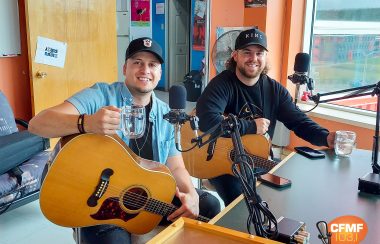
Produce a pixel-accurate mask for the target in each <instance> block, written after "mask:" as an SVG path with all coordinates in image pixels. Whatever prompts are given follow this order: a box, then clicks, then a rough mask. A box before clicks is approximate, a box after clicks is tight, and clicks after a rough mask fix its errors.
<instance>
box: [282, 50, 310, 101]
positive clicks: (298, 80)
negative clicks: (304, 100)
mask: <svg viewBox="0 0 380 244" xmlns="http://www.w3.org/2000/svg"><path fill="white" fill-rule="evenodd" d="M309 65H310V55H309V54H308V53H297V55H296V58H295V61H294V74H292V75H289V76H288V79H289V80H291V81H292V82H293V84H296V91H295V96H294V104H297V100H298V96H299V89H300V85H303V84H307V87H308V88H309V90H310V91H311V92H312V90H313V89H314V81H313V80H312V79H311V78H309V77H308V76H307V73H308V70H309Z"/></svg>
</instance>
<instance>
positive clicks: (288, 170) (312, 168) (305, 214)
mask: <svg viewBox="0 0 380 244" xmlns="http://www.w3.org/2000/svg"><path fill="white" fill-rule="evenodd" d="M371 155H372V153H371V152H370V151H367V150H360V149H357V150H354V152H353V154H352V155H351V157H350V158H339V157H337V156H335V154H334V152H333V151H331V150H329V151H326V158H324V159H316V160H311V159H308V158H305V157H303V156H301V155H299V154H293V155H292V156H291V157H290V158H289V159H288V160H287V162H285V163H284V164H283V165H282V166H281V167H280V168H279V169H277V170H276V172H275V174H277V175H279V176H282V177H285V178H288V179H290V180H291V181H292V186H291V187H289V188H285V189H282V190H281V189H278V188H271V187H268V186H265V185H260V186H259V187H258V188H257V189H258V193H259V195H260V196H261V198H262V199H263V200H264V201H267V202H268V203H269V209H270V210H271V212H272V213H273V214H274V215H275V216H276V218H279V217H280V216H284V217H288V218H292V219H295V220H299V221H303V222H305V223H306V226H307V229H308V231H309V232H310V233H311V240H310V243H321V241H320V240H319V239H318V230H317V228H316V226H315V224H316V222H318V221H320V220H325V221H326V222H330V221H332V220H333V219H335V218H337V217H340V216H343V215H355V216H358V217H360V218H362V219H364V220H365V221H366V223H367V225H368V233H367V236H366V238H365V240H364V243H380V234H379V233H380V197H379V196H374V195H369V194H365V193H359V191H358V178H359V177H362V176H363V175H364V174H365V173H368V172H372V168H371ZM242 200H243V197H242V196H240V197H239V198H238V199H236V200H235V201H234V202H233V203H231V204H230V205H229V206H227V208H226V211H223V212H222V213H221V214H219V215H218V216H216V217H215V218H214V219H213V221H212V222H213V223H215V224H216V225H220V226H223V227H227V228H231V229H234V230H239V231H243V232H247V229H246V221H247V216H248V210H247V207H246V205H245V202H244V201H242Z"/></svg>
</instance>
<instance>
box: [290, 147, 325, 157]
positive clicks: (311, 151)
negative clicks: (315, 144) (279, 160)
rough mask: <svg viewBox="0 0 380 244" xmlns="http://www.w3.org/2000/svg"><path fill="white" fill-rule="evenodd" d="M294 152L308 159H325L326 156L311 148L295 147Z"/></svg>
mask: <svg viewBox="0 0 380 244" xmlns="http://www.w3.org/2000/svg"><path fill="white" fill-rule="evenodd" d="M294 150H296V152H298V153H299V154H301V155H303V156H305V157H308V158H324V157H325V154H324V153H322V152H320V151H317V150H314V149H312V148H310V147H295V148H294Z"/></svg>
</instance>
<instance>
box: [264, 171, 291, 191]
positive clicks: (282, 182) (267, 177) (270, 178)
mask: <svg viewBox="0 0 380 244" xmlns="http://www.w3.org/2000/svg"><path fill="white" fill-rule="evenodd" d="M257 180H259V181H261V182H262V183H263V184H268V185H270V186H274V187H280V188H282V187H286V186H290V185H291V184H292V181H291V180H289V179H286V178H283V177H280V176H277V175H273V174H269V173H268V174H264V175H260V176H258V177H257Z"/></svg>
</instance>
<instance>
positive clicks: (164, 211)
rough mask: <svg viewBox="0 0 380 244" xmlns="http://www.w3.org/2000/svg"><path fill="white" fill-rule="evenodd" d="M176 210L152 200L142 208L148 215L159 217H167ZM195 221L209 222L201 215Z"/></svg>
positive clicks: (169, 205)
mask: <svg viewBox="0 0 380 244" xmlns="http://www.w3.org/2000/svg"><path fill="white" fill-rule="evenodd" d="M177 209H178V208H177V207H176V206H174V205H173V204H168V203H164V202H161V201H158V200H156V199H153V198H150V199H149V200H148V202H147V204H146V205H145V207H144V210H146V211H148V212H150V213H154V214H158V215H161V216H168V215H170V214H172V213H173V212H174V211H176V210H177ZM197 220H200V221H202V222H206V223H207V222H209V221H210V219H209V218H206V217H204V216H201V215H199V216H198V218H197Z"/></svg>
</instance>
